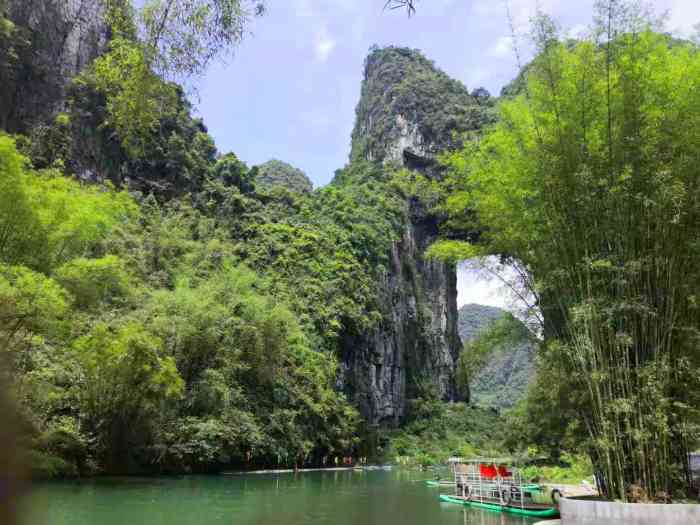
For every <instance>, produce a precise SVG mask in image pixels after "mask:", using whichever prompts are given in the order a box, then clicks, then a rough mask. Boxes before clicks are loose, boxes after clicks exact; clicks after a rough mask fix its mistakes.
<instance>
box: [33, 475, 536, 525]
mask: <svg viewBox="0 0 700 525" xmlns="http://www.w3.org/2000/svg"><path fill="white" fill-rule="evenodd" d="M425 477H426V475H425V474H421V473H417V472H407V471H392V472H382V471H375V472H309V473H302V474H297V475H294V474H281V475H268V474H265V475H247V476H231V477H228V476H186V477H176V478H175V477H174V478H108V479H99V480H91V481H84V482H55V483H45V484H38V485H36V486H35V487H34V490H33V492H32V494H31V495H30V496H29V497H28V498H27V500H26V501H25V503H24V505H25V508H24V510H23V515H24V517H25V521H24V524H23V525H140V524H144V525H185V524H187V525H190V524H191V525H224V524H225V525H302V524H304V525H306V524H324V523H326V524H330V523H332V524H338V525H345V524H348V525H349V524H353V525H419V524H420V525H442V524H450V525H456V524H461V525H531V524H532V523H534V522H535V521H536V520H531V519H527V518H522V517H514V516H510V515H508V514H504V513H500V512H491V511H485V510H477V509H469V508H465V507H462V506H461V505H451V504H447V503H440V502H439V501H438V494H439V490H438V489H437V488H432V487H428V486H426V485H425V483H423V482H420V481H417V480H421V479H424V478H425ZM441 490H445V489H441Z"/></svg>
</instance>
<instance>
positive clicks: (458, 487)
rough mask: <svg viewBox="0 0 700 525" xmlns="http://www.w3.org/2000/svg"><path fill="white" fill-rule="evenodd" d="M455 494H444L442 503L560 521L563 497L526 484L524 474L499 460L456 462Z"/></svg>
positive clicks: (554, 492)
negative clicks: (559, 504)
mask: <svg viewBox="0 0 700 525" xmlns="http://www.w3.org/2000/svg"><path fill="white" fill-rule="evenodd" d="M452 463H453V471H454V483H453V484H452V485H453V486H454V487H455V492H454V494H441V495H440V500H441V501H445V502H447V503H458V504H462V505H469V506H473V507H477V508H484V509H489V510H497V511H502V512H510V513H512V514H520V515H524V516H533V517H542V518H549V517H556V516H558V515H559V509H558V501H559V496H561V493H560V492H559V491H558V490H557V489H545V488H544V487H541V486H540V485H537V484H534V483H523V480H522V475H521V474H520V472H519V471H518V470H517V469H515V468H512V467H508V466H507V464H506V461H504V460H500V461H499V460H496V459H481V458H479V459H470V460H463V459H459V458H455V459H454V460H453V461H452Z"/></svg>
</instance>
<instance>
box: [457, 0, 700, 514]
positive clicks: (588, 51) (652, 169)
mask: <svg viewBox="0 0 700 525" xmlns="http://www.w3.org/2000/svg"><path fill="white" fill-rule="evenodd" d="M634 14H635V13H634V12H633V11H630V10H629V9H627V10H626V9H625V6H624V4H621V3H618V2H611V3H610V4H609V5H607V6H604V7H603V8H602V12H601V16H599V20H601V21H605V23H601V25H600V27H599V28H598V31H597V32H596V33H595V34H596V35H597V37H598V38H599V40H598V41H583V42H580V43H577V44H575V45H565V44H562V43H560V42H559V41H558V40H557V39H556V34H555V33H553V25H552V24H551V22H550V21H548V20H546V19H542V20H540V21H539V22H538V24H537V25H536V32H537V34H538V35H539V37H540V38H539V42H540V52H541V53H542V56H543V57H544V59H542V60H540V61H538V62H536V63H534V64H533V67H532V68H531V70H530V72H529V74H528V75H527V83H526V85H527V88H526V90H525V93H522V94H520V95H519V96H516V97H515V98H513V99H512V100H508V101H504V102H502V103H501V105H500V108H499V110H500V121H499V123H498V124H496V125H495V126H493V128H492V129H491V130H490V132H489V133H488V134H487V135H486V136H485V137H484V138H483V140H481V141H479V142H477V143H471V144H468V145H467V146H466V147H465V148H464V150H463V151H461V152H459V153H457V154H455V155H453V156H451V157H450V158H449V160H448V165H449V166H450V167H451V169H452V174H453V177H452V180H451V184H453V188H457V190H458V191H455V192H454V193H453V194H452V195H450V197H449V198H448V201H447V207H448V208H449V210H450V212H451V213H452V215H453V216H455V217H462V218H463V219H467V220H473V219H474V217H477V218H478V223H479V225H480V228H481V229H482V232H483V233H482V237H481V245H480V246H477V247H474V246H472V245H466V246H465V245H462V246H464V248H465V249H464V253H471V254H473V253H474V252H475V251H476V252H482V253H483V252H484V251H486V252H489V253H500V254H506V255H510V256H513V257H516V258H518V259H519V260H520V261H522V263H523V264H524V265H525V267H526V268H527V269H528V270H529V272H530V273H531V275H533V276H534V280H533V283H532V284H533V289H532V291H533V293H535V294H536V296H537V297H538V298H539V301H540V305H541V307H542V308H543V312H544V316H545V335H546V337H547V339H548V347H547V350H546V353H547V355H546V360H547V361H548V362H549V363H556V366H555V365H552V367H553V368H560V370H557V371H556V373H553V374H550V375H549V378H550V381H549V383H550V384H551V385H553V384H554V381H555V380H556V379H557V378H564V381H563V383H561V384H559V385H556V387H555V388H551V390H552V393H553V394H554V395H551V396H547V397H549V399H550V400H554V401H556V399H552V398H556V393H557V392H561V393H564V394H566V395H565V397H567V398H568V399H570V400H571V401H574V402H578V403H577V407H576V409H575V410H574V411H573V412H574V414H575V421H578V422H579V426H578V428H579V431H581V430H583V429H587V430H586V431H585V432H584V433H583V434H581V435H580V437H581V438H583V437H584V436H585V437H587V441H586V449H587V451H588V452H590V454H591V456H592V459H593V462H594V464H595V466H596V469H597V470H598V474H599V480H600V482H601V483H602V488H603V491H604V492H605V493H606V494H607V495H609V496H613V497H617V498H621V499H625V498H627V497H628V496H629V494H631V492H629V491H630V490H632V487H633V485H637V486H639V487H641V488H642V489H641V491H639V490H636V489H635V490H634V492H635V494H637V496H635V497H637V498H638V497H639V496H638V494H640V493H641V494H646V496H643V497H649V498H658V499H661V500H663V499H665V498H667V497H668V495H670V494H682V493H683V492H684V490H685V489H686V487H687V477H686V476H687V456H686V452H687V450H688V446H691V447H692V446H694V444H696V443H697V440H698V423H699V422H700V419H699V414H698V412H697V406H698V399H697V396H698V393H699V392H700V388H699V385H698V383H697V374H694V373H693V372H691V371H692V370H696V368H697V365H698V363H697V341H698V334H699V333H700V332H699V328H700V327H699V326H698V309H697V308H698V307H697V297H698V292H700V290H699V289H698V283H700V275H698V267H697V265H696V264H695V259H696V258H697V250H698V246H699V241H700V239H699V237H698V234H699V232H700V230H699V229H698V227H697V225H698V224H700V208H699V207H698V203H700V194H699V193H698V191H699V189H700V186H699V185H698V178H697V176H696V173H695V169H694V166H695V165H697V159H696V157H697V155H698V151H700V149H699V148H698V146H699V145H698V143H697V142H698V137H697V134H696V133H695V132H694V131H693V130H694V129H695V128H696V125H695V124H694V121H695V119H697V118H700V112H698V111H697V107H698V105H697V102H698V100H697V94H698V92H699V91H698V90H697V88H696V83H697V79H698V78H700V77H699V76H698V75H697V68H698V67H700V55H699V54H698V51H697V48H696V47H695V46H693V45H691V44H677V43H676V45H673V46H669V41H668V39H667V38H666V37H665V36H663V35H660V34H657V33H654V32H652V31H651V30H650V29H649V26H648V24H647V22H646V21H645V20H644V19H640V18H639V17H637V16H630V15H634ZM474 212H475V213H474ZM450 247H451V248H452V251H453V252H455V251H456V250H457V249H458V248H460V246H459V245H458V244H455V243H454V242H452V244H451V245H450ZM540 375H543V374H540ZM572 378H573V379H574V381H572V380H571V379H572ZM567 390H568V392H567ZM542 393H544V392H543V390H542V389H540V393H539V394H538V395H539V396H540V399H544V398H543V397H542V396H541V394H542ZM556 408H557V404H556V403H555V404H553V405H551V408H550V410H553V409H556ZM546 410H547V409H545V411H546ZM564 410H566V409H564ZM537 414H538V412H537V411H536V412H535V413H534V414H533V417H535V416H536V415H537ZM630 497H631V496H630Z"/></svg>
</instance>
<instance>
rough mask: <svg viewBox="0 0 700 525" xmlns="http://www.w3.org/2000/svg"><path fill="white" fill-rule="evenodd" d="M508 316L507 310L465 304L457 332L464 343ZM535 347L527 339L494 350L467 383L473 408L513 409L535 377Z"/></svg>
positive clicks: (461, 310)
mask: <svg viewBox="0 0 700 525" xmlns="http://www.w3.org/2000/svg"><path fill="white" fill-rule="evenodd" d="M505 314H507V312H506V310H503V309H501V308H497V307H495V306H486V305H483V304H465V305H463V306H462V307H461V308H460V309H459V318H458V325H457V329H458V331H459V336H460V338H461V339H462V342H463V343H468V342H469V341H472V340H473V339H475V338H476V337H478V335H479V333H480V332H482V331H484V330H486V329H488V328H489V327H490V326H491V325H492V324H493V323H495V322H496V321H498V320H499V319H500V318H502V317H503V316H504V315H505ZM534 359H535V346H534V345H533V343H532V342H531V341H530V340H528V339H525V338H524V339H522V340H521V341H518V342H516V343H515V344H514V345H512V346H511V345H508V346H507V347H503V348H495V349H494V350H493V353H492V354H491V356H490V357H489V359H488V363H487V364H486V366H485V367H484V368H483V370H481V372H479V373H478V374H477V376H476V377H475V378H474V379H473V380H472V381H471V382H470V384H469V388H470V393H471V400H472V401H473V402H474V403H475V404H476V405H481V406H490V407H494V408H498V409H507V408H510V407H512V406H513V405H515V403H517V402H518V400H519V399H520V398H522V397H523V396H524V395H525V393H526V390H527V386H528V384H529V383H530V381H532V380H533V378H534V375H535V363H534Z"/></svg>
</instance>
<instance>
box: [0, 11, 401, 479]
mask: <svg viewBox="0 0 700 525" xmlns="http://www.w3.org/2000/svg"><path fill="white" fill-rule="evenodd" d="M110 5H111V6H112V7H113V10H112V11H111V12H110V16H111V17H112V27H113V31H114V37H113V38H112V40H111V41H110V47H109V49H108V50H107V52H106V53H105V54H103V55H102V56H101V57H99V58H98V59H97V60H96V61H95V62H94V63H93V64H92V65H91V66H90V67H88V68H87V69H86V70H84V71H83V73H82V74H81V75H79V76H78V77H76V78H75V79H74V80H73V81H72V83H71V85H70V86H69V87H68V101H67V102H68V104H67V108H66V112H65V113H60V114H58V115H57V116H56V117H55V118H54V119H53V121H52V122H49V123H46V124H43V125H42V126H39V127H35V128H33V131H32V132H31V134H30V135H28V136H17V137H16V139H12V138H10V137H8V136H2V138H1V139H0V166H1V167H2V170H1V171H0V188H1V189H2V190H3V191H2V197H1V198H0V235H1V237H0V296H1V297H2V299H3V300H2V303H1V304H2V305H3V306H2V311H1V312H0V341H1V342H2V348H1V350H2V352H3V358H7V359H8V360H9V361H10V364H11V367H10V372H9V376H8V377H9V379H8V381H9V383H10V384H11V386H12V389H13V390H14V391H15V392H16V395H17V397H18V399H19V400H20V406H21V412H22V415H23V421H24V423H23V426H22V428H23V429H24V430H23V433H22V436H23V440H24V446H25V448H26V449H28V455H29V459H30V462H31V464H32V467H33V469H34V471H35V473H37V474H38V475H44V476H69V475H77V474H84V473H92V472H152V471H161V472H182V471H208V470H213V469H220V468H222V467H224V466H229V465H231V466H242V465H244V464H247V465H254V464H257V465H292V464H294V463H297V462H304V461H311V462H320V460H321V458H322V457H325V456H329V455H334V454H335V455H347V454H348V453H352V451H353V449H354V447H355V446H356V444H357V442H358V424H359V415H358V413H357V411H356V410H355V409H354V408H353V407H351V406H350V405H349V404H348V402H347V401H346V400H345V397H344V395H343V394H342V393H340V392H338V390H337V384H336V383H337V376H338V371H337V361H336V360H337V354H338V352H337V349H338V342H339V337H340V335H341V334H344V333H362V332H363V331H365V330H370V329H371V328H372V327H373V326H375V325H376V324H377V323H378V322H380V320H381V314H380V309H379V305H378V304H377V297H376V294H377V291H376V289H375V286H374V282H376V279H377V278H378V276H380V275H382V272H384V271H385V270H384V268H385V267H386V263H387V260H386V258H387V257H388V253H389V246H390V245H391V243H392V241H393V239H394V238H395V237H396V236H398V234H399V232H400V231H401V229H402V228H403V224H404V221H405V215H406V210H405V207H406V204H405V199H404V197H403V194H402V193H401V191H400V189H399V187H398V186H397V184H396V183H395V181H394V180H393V178H392V174H391V172H389V171H385V170H383V169H382V168H380V167H377V166H373V165H370V164H366V163H362V162H356V163H353V164H352V165H350V166H348V167H347V168H346V169H343V170H340V171H338V172H337V174H336V177H335V179H334V181H333V183H332V184H331V185H329V186H328V187H326V188H323V189H322V190H319V191H317V192H311V191H310V190H311V188H310V185H309V187H308V191H303V192H298V191H290V189H289V188H285V187H284V185H272V186H270V185H269V184H268V180H266V179H264V177H265V176H266V175H265V173H263V175H262V177H263V180H261V181H259V180H258V176H260V174H261V170H260V169H259V168H253V169H249V168H248V167H247V166H246V165H245V164H244V163H243V162H241V161H240V160H238V159H237V157H236V156H235V155H234V154H233V153H228V154H225V155H219V154H217V152H216V149H215V147H214V145H213V141H212V139H211V137H210V136H209V135H208V134H207V132H206V128H204V126H203V125H202V124H201V122H199V121H197V120H195V119H193V118H192V117H191V116H190V106H189V104H188V103H187V101H186V100H185V98H184V96H183V94H182V91H181V90H180V88H179V87H177V86H176V85H174V84H170V83H167V82H164V81H163V80H162V79H161V78H160V76H159V75H157V74H156V73H155V72H154V64H153V63H152V62H150V61H149V60H148V56H147V53H146V48H144V45H143V43H142V42H140V41H139V40H137V39H136V38H135V34H136V33H135V26H134V25H133V22H132V20H133V19H132V17H131V14H130V10H129V9H122V8H124V7H128V5H126V4H124V3H120V2H114V3H112V4H110ZM120 7H121V8H120ZM132 117H133V118H132ZM17 148H19V149H21V151H22V152H23V153H24V154H25V155H26V156H27V158H24V157H23V156H22V155H20V154H19V153H18V152H17ZM283 166H286V165H283ZM263 171H264V170H263ZM287 171H288V170H287ZM86 173H87V174H88V175H86ZM71 174H80V176H81V178H84V179H88V180H89V181H90V182H92V183H93V185H85V184H81V183H78V182H77V181H76V180H74V179H72V178H70V177H68V176H65V175H71ZM268 175H269V174H268ZM294 175H296V174H294ZM110 182H111V183H113V184H114V185H116V186H117V187H127V188H128V189H129V190H131V196H129V195H128V194H127V193H126V192H125V191H116V190H115V189H114V187H113V186H112V185H111V183H110ZM247 268H254V269H255V272H253V271H251V270H249V269H247Z"/></svg>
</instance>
